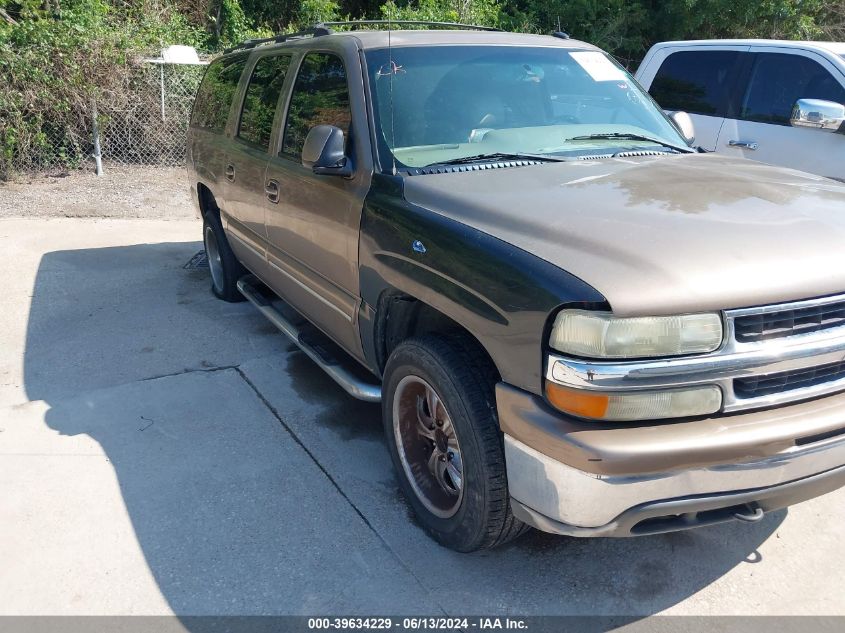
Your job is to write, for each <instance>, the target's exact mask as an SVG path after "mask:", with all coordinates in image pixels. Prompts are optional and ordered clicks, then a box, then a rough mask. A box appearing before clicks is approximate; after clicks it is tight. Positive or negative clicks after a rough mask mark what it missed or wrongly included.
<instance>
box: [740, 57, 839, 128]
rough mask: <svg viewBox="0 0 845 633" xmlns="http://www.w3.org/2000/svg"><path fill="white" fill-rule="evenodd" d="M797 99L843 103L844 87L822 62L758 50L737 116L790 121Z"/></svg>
mask: <svg viewBox="0 0 845 633" xmlns="http://www.w3.org/2000/svg"><path fill="white" fill-rule="evenodd" d="M798 99H824V100H825V101H834V102H836V103H845V88H843V87H842V85H841V84H840V83H839V82H838V81H837V80H836V78H834V76H833V75H831V74H830V73H829V72H828V71H827V70H826V69H825V68H823V67H822V66H821V64H819V63H817V62H815V61H813V60H812V59H810V58H808V57H804V56H802V55H786V54H781V53H761V54H760V55H757V56H756V60H755V61H754V67H753V69H752V71H751V80H750V82H749V84H748V90H747V91H746V93H745V98H744V99H743V101H742V107H741V110H740V118H741V119H743V120H745V121H758V122H760V123H774V124H776V125H789V117H790V115H791V114H792V106H794V105H795V102H796V101H798Z"/></svg>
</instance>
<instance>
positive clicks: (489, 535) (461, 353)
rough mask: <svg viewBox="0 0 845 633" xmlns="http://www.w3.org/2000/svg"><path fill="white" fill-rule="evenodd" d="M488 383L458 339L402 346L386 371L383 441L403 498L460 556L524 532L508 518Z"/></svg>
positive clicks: (487, 365)
mask: <svg viewBox="0 0 845 633" xmlns="http://www.w3.org/2000/svg"><path fill="white" fill-rule="evenodd" d="M495 382H496V375H495V370H494V369H493V367H492V363H491V362H490V360H489V359H488V358H487V357H486V355H485V354H484V353H483V352H482V351H481V350H479V349H478V348H477V346H476V345H475V344H474V342H473V341H470V340H468V339H467V338H464V337H453V338H446V337H441V336H437V335H427V336H424V337H420V338H414V339H410V340H407V341H404V342H403V343H401V344H400V345H399V346H398V347H397V348H396V349H395V350H394V351H393V353H392V354H391V355H390V358H389V359H388V361H387V367H386V368H385V379H384V389H383V393H384V398H383V401H382V407H383V417H384V427H385V435H386V437H387V444H388V448H389V450H390V454H391V457H392V459H393V464H394V466H395V468H396V471H397V473H398V475H399V483H400V486H401V488H402V491H403V492H404V494H405V497H406V498H407V499H408V501H409V502H410V504H411V506H412V507H413V509H414V511H415V513H416V515H417V516H418V517H419V520H420V522H421V523H422V524H423V526H424V527H425V528H426V530H427V531H428V532H429V533H430V534H431V535H432V536H433V537H434V538H435V539H436V540H437V541H439V542H440V543H442V544H443V545H445V546H446V547H449V548H451V549H454V550H457V551H461V552H471V551H474V550H478V549H483V548H489V547H494V546H496V545H500V544H502V543H505V542H507V541H509V540H511V539H513V538H515V537H517V536H519V535H520V534H522V533H523V532H524V531H525V530H526V529H527V526H525V524H523V523H522V522H520V521H519V520H518V519H516V518H515V517H514V516H513V514H512V513H511V508H510V499H509V496H508V487H507V474H506V471H505V457H504V449H503V445H502V435H501V432H500V431H499V426H498V422H497V420H496V415H495V396H494V391H493V388H494V385H495Z"/></svg>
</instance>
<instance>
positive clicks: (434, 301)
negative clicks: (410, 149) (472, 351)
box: [359, 174, 606, 394]
mask: <svg viewBox="0 0 845 633" xmlns="http://www.w3.org/2000/svg"><path fill="white" fill-rule="evenodd" d="M421 177H424V176H421ZM359 262H360V282H361V297H362V299H363V302H364V306H363V307H362V310H361V314H360V319H359V324H360V327H361V337H362V342H363V344H364V350H365V354H366V355H367V359H368V361H369V363H370V364H371V366H373V367H377V366H378V363H377V362H376V359H377V353H376V345H375V337H376V332H375V324H376V323H377V320H378V318H377V317H378V315H377V314H376V308H377V306H379V299H380V297H381V296H382V295H383V293H386V292H388V293H397V292H398V293H403V294H407V295H410V296H411V297H414V298H415V299H418V300H419V301H422V302H424V303H426V304H428V305H429V306H431V307H432V308H435V309H437V310H439V311H440V312H442V313H443V314H445V315H446V316H448V317H449V318H451V319H452V320H454V321H456V322H457V323H459V324H461V325H462V326H463V327H464V328H465V329H466V330H468V331H469V332H470V333H471V334H472V335H473V336H474V337H475V338H476V339H478V341H479V342H480V343H481V344H482V346H483V347H484V348H485V349H486V350H487V353H488V354H489V355H490V356H491V358H492V360H493V362H494V364H495V365H496V367H497V369H498V370H499V374H500V375H501V376H502V379H503V380H505V381H506V382H508V383H510V384H512V385H514V386H516V387H520V388H522V389H527V390H529V391H531V392H533V393H536V394H540V393H541V391H542V369H543V350H544V347H545V341H546V338H547V335H548V332H547V330H548V328H549V323H548V322H549V317H550V316H551V315H552V314H553V313H554V312H555V311H556V310H557V309H558V308H559V307H560V306H562V305H571V306H578V307H585V308H594V307H597V306H603V305H605V304H606V301H605V298H604V297H603V296H602V295H601V294H600V293H599V292H598V291H597V290H595V289H594V288H593V287H592V286H589V285H588V284H586V283H585V282H584V281H582V280H580V279H578V278H577V277H574V276H573V275H571V274H569V273H567V272H566V271H564V270H561V269H560V268H558V267H557V266H554V265H552V264H550V263H549V262H547V261H545V260H543V259H540V258H539V257H536V256H534V255H532V254H530V253H528V252H526V251H523V250H522V249H519V248H517V247H515V246H513V245H512V244H508V243H507V242H504V241H502V240H500V239H498V238H495V237H493V236H491V235H489V234H487V233H484V232H482V231H479V230H477V229H474V228H472V227H469V226H467V225H465V224H462V223H460V222H457V221H455V220H453V219H451V218H448V217H446V216H443V215H441V214H439V213H435V212H433V211H430V210H428V209H425V208H422V207H419V206H417V205H413V204H411V203H409V202H407V201H406V200H405V199H404V196H403V195H402V178H401V177H398V176H389V175H384V174H375V175H374V176H373V182H372V186H371V188H370V191H369V193H368V195H367V198H366V199H365V201H364V210H363V213H362V217H361V238H360V243H359Z"/></svg>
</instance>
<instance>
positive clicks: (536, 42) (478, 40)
mask: <svg viewBox="0 0 845 633" xmlns="http://www.w3.org/2000/svg"><path fill="white" fill-rule="evenodd" d="M389 33H390V45H391V46H438V45H443V44H453V45H454V44H459V45H478V46H483V45H506V46H557V47H563V48H590V49H594V48H596V47H595V46H593V45H592V44H587V43H585V42H580V41H578V40H571V39H561V38H559V37H553V36H551V35H532V34H530V33H508V32H505V31H469V30H466V31H464V30H443V29H439V30H430V31H424V30H393V31H389ZM348 36H354V37H356V38H358V41H360V42H361V46H362V47H363V48H364V49H368V48H385V47H386V46H387V43H388V31H387V30H370V31H360V30H359V31H346V32H342V33H334V34H332V35H326V36H323V37H348Z"/></svg>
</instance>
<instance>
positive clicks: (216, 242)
mask: <svg viewBox="0 0 845 633" xmlns="http://www.w3.org/2000/svg"><path fill="white" fill-rule="evenodd" d="M202 238H203V239H202V241H203V245H204V246H205V253H206V255H207V256H208V267H209V272H210V274H211V291H212V292H213V293H214V294H215V296H216V297H218V298H219V299H222V300H223V301H228V302H229V303H237V302H238V301H244V300H245V297H244V296H243V295H242V294H241V293H240V291H239V290H238V285H237V284H238V279H240V278H241V277H243V276H244V275H246V274H247V270H246V268H244V267H243V264H241V263H240V262H239V261H238V260H237V258H236V257H235V254H234V253H233V252H232V247H231V246H229V240H228V239H226V234H225V233H224V232H223V225H222V224H221V223H220V215H219V214H218V213H216V212H214V211H209V212H207V213H205V214H204V215H203V223H202Z"/></svg>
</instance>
